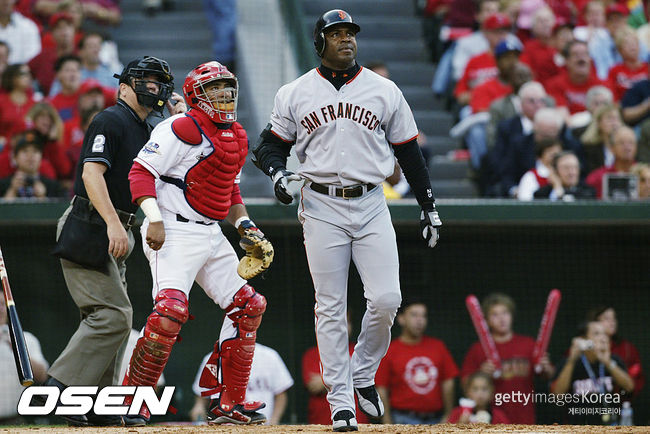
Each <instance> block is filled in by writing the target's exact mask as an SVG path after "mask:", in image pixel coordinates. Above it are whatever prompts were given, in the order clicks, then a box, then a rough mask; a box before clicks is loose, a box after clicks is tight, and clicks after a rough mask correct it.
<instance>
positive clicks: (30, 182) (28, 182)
mask: <svg viewBox="0 0 650 434" xmlns="http://www.w3.org/2000/svg"><path fill="white" fill-rule="evenodd" d="M34 181H36V178H34V177H33V176H26V177H25V187H33V186H34Z"/></svg>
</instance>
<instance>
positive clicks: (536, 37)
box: [521, 7, 560, 84]
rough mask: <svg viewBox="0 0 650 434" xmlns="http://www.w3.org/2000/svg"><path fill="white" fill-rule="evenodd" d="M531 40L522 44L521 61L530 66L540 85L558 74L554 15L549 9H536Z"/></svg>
mask: <svg viewBox="0 0 650 434" xmlns="http://www.w3.org/2000/svg"><path fill="white" fill-rule="evenodd" d="M532 20H533V22H532V36H533V37H532V38H531V39H529V40H528V41H526V43H525V44H524V49H523V53H522V55H521V61H522V62H524V63H526V64H528V65H530V68H531V69H532V70H533V72H534V76H535V80H537V81H540V82H541V83H542V84H544V83H546V81H547V80H549V79H550V78H552V77H554V76H556V75H557V74H558V73H559V72H560V67H559V65H557V64H556V59H555V58H556V55H557V50H556V49H555V46H554V45H553V33H554V30H555V15H554V14H553V11H552V10H551V8H549V7H542V8H540V9H538V10H537V11H536V12H535V13H534V14H533V18H532Z"/></svg>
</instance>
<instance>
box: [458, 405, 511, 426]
mask: <svg viewBox="0 0 650 434" xmlns="http://www.w3.org/2000/svg"><path fill="white" fill-rule="evenodd" d="M490 413H491V414H492V420H490V423H491V424H492V425H496V424H499V423H510V420H509V419H508V416H506V414H505V413H504V412H503V411H501V410H499V409H498V408H497V407H496V406H495V405H494V404H492V406H491V407H490ZM461 414H463V407H460V406H458V407H455V408H454V409H453V410H452V411H451V413H449V418H448V419H447V423H458V419H460V415H461Z"/></svg>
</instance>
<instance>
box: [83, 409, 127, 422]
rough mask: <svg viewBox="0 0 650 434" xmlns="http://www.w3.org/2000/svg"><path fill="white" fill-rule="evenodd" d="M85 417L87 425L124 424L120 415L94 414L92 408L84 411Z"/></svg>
mask: <svg viewBox="0 0 650 434" xmlns="http://www.w3.org/2000/svg"><path fill="white" fill-rule="evenodd" d="M86 419H88V426H124V419H123V418H122V416H115V415H104V414H95V412H94V411H92V410H90V411H89V412H88V413H86Z"/></svg>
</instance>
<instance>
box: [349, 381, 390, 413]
mask: <svg viewBox="0 0 650 434" xmlns="http://www.w3.org/2000/svg"><path fill="white" fill-rule="evenodd" d="M354 391H355V392H356V394H357V399H358V400H359V408H360V409H361V411H362V412H363V413H364V414H366V415H367V416H369V417H382V416H383V415H384V403H383V402H381V398H380V397H379V394H378V393H377V389H375V386H374V385H372V386H368V387H359V388H357V387H355V388H354Z"/></svg>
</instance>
